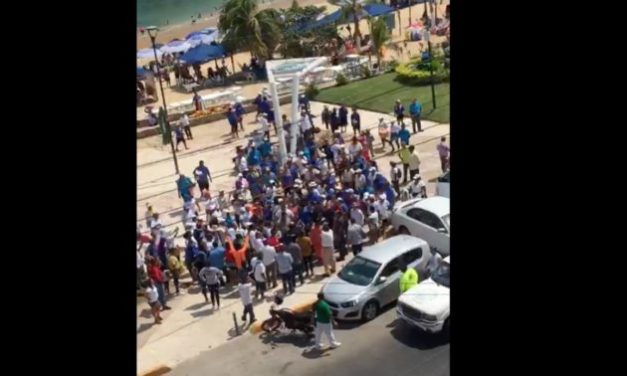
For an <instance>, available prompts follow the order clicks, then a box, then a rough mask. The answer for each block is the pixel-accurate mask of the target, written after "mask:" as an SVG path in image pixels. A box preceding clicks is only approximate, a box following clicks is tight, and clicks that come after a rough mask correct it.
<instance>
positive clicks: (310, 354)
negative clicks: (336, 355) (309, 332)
mask: <svg viewBox="0 0 627 376" xmlns="http://www.w3.org/2000/svg"><path fill="white" fill-rule="evenodd" d="M329 351H331V349H330V348H328V347H327V348H324V349H322V350H318V349H316V348H315V347H312V348H308V349H305V350H303V352H302V353H301V355H302V356H303V358H307V359H318V358H322V357H324V356H329V355H331V354H330V353H329Z"/></svg>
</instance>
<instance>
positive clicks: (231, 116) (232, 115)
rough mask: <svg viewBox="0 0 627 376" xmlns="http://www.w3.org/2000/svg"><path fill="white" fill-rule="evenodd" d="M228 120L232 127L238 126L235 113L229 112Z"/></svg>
mask: <svg viewBox="0 0 627 376" xmlns="http://www.w3.org/2000/svg"><path fill="white" fill-rule="evenodd" d="M226 118H227V119H228V120H229V124H231V126H235V125H237V115H236V114H235V111H229V113H228V115H226Z"/></svg>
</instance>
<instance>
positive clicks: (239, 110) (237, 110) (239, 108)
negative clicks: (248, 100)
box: [235, 103, 244, 116]
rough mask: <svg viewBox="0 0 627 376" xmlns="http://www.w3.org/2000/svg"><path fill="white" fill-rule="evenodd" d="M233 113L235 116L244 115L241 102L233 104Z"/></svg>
mask: <svg viewBox="0 0 627 376" xmlns="http://www.w3.org/2000/svg"><path fill="white" fill-rule="evenodd" d="M235 114H236V115H237V116H243V115H244V106H242V104H241V103H238V104H236V105H235Z"/></svg>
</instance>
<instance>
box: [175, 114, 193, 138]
mask: <svg viewBox="0 0 627 376" xmlns="http://www.w3.org/2000/svg"><path fill="white" fill-rule="evenodd" d="M179 123H180V125H181V127H183V130H184V131H185V136H186V137H187V139H188V140H193V139H194V137H193V136H192V128H191V127H190V125H189V117H188V116H187V114H186V113H183V116H181V119H180V120H179Z"/></svg>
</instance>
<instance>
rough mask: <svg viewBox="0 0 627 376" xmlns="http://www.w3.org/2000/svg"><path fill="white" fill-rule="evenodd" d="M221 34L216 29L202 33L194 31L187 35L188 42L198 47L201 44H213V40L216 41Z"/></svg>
mask: <svg viewBox="0 0 627 376" xmlns="http://www.w3.org/2000/svg"><path fill="white" fill-rule="evenodd" d="M218 36H219V33H218V30H217V29H215V30H214V31H213V32H211V33H201V32H194V33H191V34H188V35H187V38H186V39H187V42H188V43H189V44H190V45H191V46H192V47H196V46H198V45H199V44H211V42H213V41H215V40H216V39H217V38H218Z"/></svg>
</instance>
